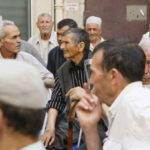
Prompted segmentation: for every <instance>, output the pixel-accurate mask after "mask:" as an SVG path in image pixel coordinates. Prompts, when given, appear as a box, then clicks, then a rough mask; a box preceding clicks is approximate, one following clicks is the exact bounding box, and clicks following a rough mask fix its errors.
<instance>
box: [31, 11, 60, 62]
mask: <svg viewBox="0 0 150 150" xmlns="http://www.w3.org/2000/svg"><path fill="white" fill-rule="evenodd" d="M37 27H38V29H39V31H40V33H38V34H36V35H35V36H32V37H31V38H30V39H29V40H28V42H29V43H31V44H32V45H33V46H34V47H35V48H36V49H37V50H38V51H39V53H40V55H41V57H42V58H43V60H44V61H45V63H46V64H47V60H48V53H49V51H50V50H51V49H52V48H54V47H56V46H57V45H58V43H57V37H56V32H54V30H53V21H52V17H51V16H50V15H49V14H48V13H42V14H40V15H39V17H38V20H37Z"/></svg>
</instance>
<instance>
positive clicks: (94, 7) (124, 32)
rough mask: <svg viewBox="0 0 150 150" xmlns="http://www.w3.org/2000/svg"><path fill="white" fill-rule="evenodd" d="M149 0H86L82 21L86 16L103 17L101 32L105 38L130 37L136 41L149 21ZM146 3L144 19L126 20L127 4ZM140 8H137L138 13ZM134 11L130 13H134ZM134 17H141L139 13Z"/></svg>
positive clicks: (146, 29) (146, 28) (144, 30)
mask: <svg viewBox="0 0 150 150" xmlns="http://www.w3.org/2000/svg"><path fill="white" fill-rule="evenodd" d="M149 4H150V0H147V1H145V0H140V1H137V0H132V1H131V0H115V1H112V0H94V1H91V0H86V2H85V14H84V21H85V20H86V18H87V17H88V16H91V15H95V16H99V17H101V18H102V19H103V33H102V36H103V37H104V38H105V39H109V38H113V37H120V36H125V37H130V38H133V39H134V40H136V41H137V42H138V41H139V40H140V39H141V36H142V34H143V33H145V32H146V31H148V28H149V22H150V9H149V7H150V6H149ZM136 5H146V6H147V13H145V14H144V15H146V16H145V17H146V20H130V21H129V20H128V19H127V6H136ZM139 12H140V9H139V10H138V13H139ZM133 13H135V12H134V11H132V12H131V15H134V14H133ZM135 17H141V14H140V13H139V15H136V16H135Z"/></svg>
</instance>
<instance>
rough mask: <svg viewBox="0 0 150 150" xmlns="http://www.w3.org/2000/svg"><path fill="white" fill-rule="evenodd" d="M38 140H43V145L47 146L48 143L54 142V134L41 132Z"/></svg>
mask: <svg viewBox="0 0 150 150" xmlns="http://www.w3.org/2000/svg"><path fill="white" fill-rule="evenodd" d="M40 140H41V141H42V142H43V144H44V146H45V147H47V146H48V145H51V144H53V143H54V141H55V135H50V133H49V132H48V133H47V132H45V134H43V135H42V136H41V137H40Z"/></svg>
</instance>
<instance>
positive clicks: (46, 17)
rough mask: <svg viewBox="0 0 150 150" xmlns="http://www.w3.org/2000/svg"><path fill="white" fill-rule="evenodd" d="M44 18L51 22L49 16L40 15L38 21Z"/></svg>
mask: <svg viewBox="0 0 150 150" xmlns="http://www.w3.org/2000/svg"><path fill="white" fill-rule="evenodd" d="M45 20H46V21H49V22H51V18H50V17H49V16H41V17H40V18H39V21H38V22H41V21H45Z"/></svg>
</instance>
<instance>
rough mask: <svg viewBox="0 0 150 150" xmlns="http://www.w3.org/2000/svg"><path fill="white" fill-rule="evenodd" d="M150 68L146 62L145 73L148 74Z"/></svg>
mask: <svg viewBox="0 0 150 150" xmlns="http://www.w3.org/2000/svg"><path fill="white" fill-rule="evenodd" d="M149 70H150V67H149V65H148V64H147V63H146V64H145V71H144V72H145V74H147V73H148V72H149Z"/></svg>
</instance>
